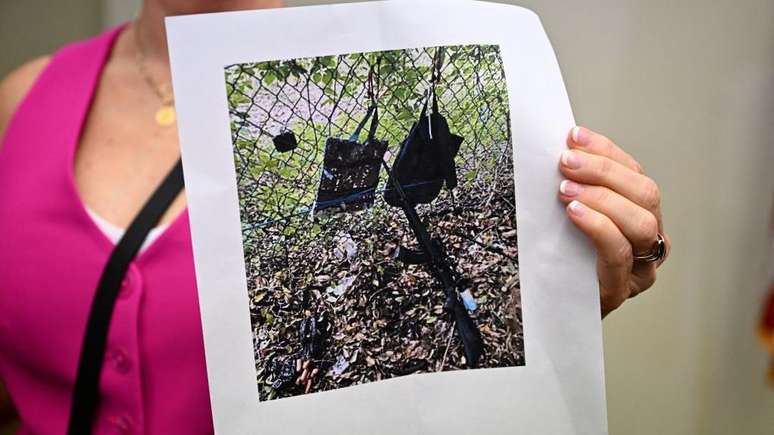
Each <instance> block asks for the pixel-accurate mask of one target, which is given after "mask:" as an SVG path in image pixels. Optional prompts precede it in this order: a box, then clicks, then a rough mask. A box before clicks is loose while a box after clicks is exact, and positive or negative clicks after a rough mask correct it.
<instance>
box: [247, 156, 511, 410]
mask: <svg viewBox="0 0 774 435" xmlns="http://www.w3.org/2000/svg"><path fill="white" fill-rule="evenodd" d="M503 163H506V164H507V165H506V167H505V170H502V171H497V173H499V174H500V175H498V176H497V177H498V180H489V182H488V183H481V184H475V183H468V184H462V183H461V185H460V186H459V187H458V188H457V189H456V190H455V191H454V195H455V196H454V198H452V196H451V195H450V194H449V193H448V192H444V193H443V194H442V196H441V197H440V198H439V199H438V200H436V201H435V202H434V204H433V205H432V206H420V207H419V208H418V210H419V212H420V216H422V218H423V220H424V222H425V223H426V225H427V226H428V228H429V230H430V233H431V234H432V235H433V236H434V237H436V238H439V239H440V240H441V241H442V242H443V244H444V245H445V249H446V253H447V254H448V256H449V259H450V262H451V264H452V265H453V266H454V268H455V269H456V271H457V273H458V274H459V275H460V276H461V277H462V278H463V279H464V283H465V285H466V286H467V287H468V288H469V289H470V290H471V292H472V293H473V295H474V296H475V298H476V301H477V303H478V308H477V309H476V310H475V311H474V312H472V313H471V317H472V318H473V320H474V322H475V323H476V324H477V325H478V326H479V329H480V331H481V335H482V338H483V340H484V344H485V350H484V355H483V357H482V359H481V361H480V363H479V367H480V368H493V367H512V366H519V365H524V364H525V358H524V341H523V335H522V317H521V303H520V299H521V298H520V290H519V287H520V286H519V264H518V252H517V248H516V246H517V245H516V207H515V204H516V201H515V195H514V186H513V177H512V174H513V173H512V171H511V170H510V167H511V166H510V165H511V162H510V158H508V159H507V161H506V162H503ZM495 181H496V182H495ZM493 189H494V190H493ZM288 225H289V224H287V223H286V225H284V226H283V227H282V231H281V232H279V233H276V232H274V233H273V232H272V230H271V229H267V230H265V231H266V232H265V234H264V236H265V238H264V240H265V243H262V244H261V246H259V247H258V248H257V250H256V252H250V253H246V257H247V262H246V263H247V269H248V277H249V279H248V282H249V293H250V295H249V296H250V306H251V312H252V322H253V326H254V337H255V352H256V365H257V372H258V383H259V394H260V399H261V400H271V399H275V398H280V397H290V396H295V395H298V394H303V393H304V390H305V388H302V387H297V386H295V385H290V386H287V387H283V388H279V389H277V388H274V387H272V384H273V383H274V382H275V381H276V380H277V378H278V376H279V373H280V371H281V367H282V365H283V364H285V365H287V363H288V361H290V362H291V364H292V362H295V361H296V360H297V358H299V354H300V352H301V351H302V345H301V339H300V337H299V333H298V331H299V325H300V324H301V322H302V321H303V320H304V319H307V318H312V317H313V318H316V319H318V320H319V322H320V323H319V325H320V327H319V329H320V330H321V331H322V334H321V336H322V338H323V342H322V345H321V346H320V353H319V354H318V355H316V356H315V358H314V362H313V364H314V367H316V368H319V370H318V372H319V374H318V375H317V377H316V378H315V380H314V384H313V385H312V387H311V391H312V392H318V391H326V390H333V389H338V388H342V387H346V386H350V385H357V384H362V383H367V382H373V381H378V380H382V379H386V378H392V377H396V376H402V375H407V374H412V373H428V372H439V371H450V370H458V369H465V368H466V361H465V356H464V352H463V348H462V343H461V341H460V340H459V338H458V336H457V333H456V330H455V329H454V323H453V320H452V318H451V317H450V316H449V315H448V314H447V313H446V312H445V311H444V309H443V301H444V295H443V292H442V290H441V288H440V287H439V284H438V282H437V281H436V280H435V279H434V277H433V276H431V275H430V274H429V273H428V270H427V269H426V267H425V266H422V265H404V264H402V263H400V262H398V261H396V259H395V258H394V252H395V249H396V248H397V246H398V244H401V245H403V246H407V247H413V248H418V246H417V243H416V240H415V238H414V237H413V233H412V232H411V229H410V228H409V226H408V225H407V221H406V219H405V217H404V215H403V213H402V211H401V210H399V209H393V208H390V207H389V206H387V205H386V204H385V203H384V202H383V201H382V200H379V199H377V202H376V204H375V206H374V207H372V208H369V209H367V210H364V211H360V212H358V213H340V214H335V215H332V216H329V217H326V218H318V219H317V221H316V222H315V221H311V220H309V219H308V218H304V219H300V220H299V222H296V223H295V224H294V225H295V226H293V227H289V226H288ZM289 228H290V230H289Z"/></svg>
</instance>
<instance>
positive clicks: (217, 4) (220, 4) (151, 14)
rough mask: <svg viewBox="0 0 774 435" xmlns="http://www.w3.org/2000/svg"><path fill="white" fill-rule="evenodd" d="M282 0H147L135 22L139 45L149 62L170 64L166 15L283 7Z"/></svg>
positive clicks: (133, 28)
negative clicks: (165, 22)
mask: <svg viewBox="0 0 774 435" xmlns="http://www.w3.org/2000/svg"><path fill="white" fill-rule="evenodd" d="M284 3H285V2H284V1H283V0H145V1H144V2H143V6H142V9H141V11H140V14H139V15H138V16H137V18H136V19H135V20H134V22H133V23H132V31H133V32H135V33H136V35H135V37H136V38H137V42H138V44H139V45H140V46H141V47H142V51H143V55H144V56H145V58H146V59H147V61H148V62H149V63H154V64H164V65H168V64H169V56H168V54H167V37H166V32H165V27H164V18H165V17H168V16H172V15H188V14H200V13H209V12H226V11H237V10H244V9H268V8H279V7H283V6H284Z"/></svg>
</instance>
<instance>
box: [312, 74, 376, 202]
mask: <svg viewBox="0 0 774 435" xmlns="http://www.w3.org/2000/svg"><path fill="white" fill-rule="evenodd" d="M380 62H381V59H379V61H378V62H377V64H378V63H380ZM373 76H374V70H373V67H372V68H371V71H370V72H369V76H368V95H369V98H370V101H371V106H370V107H369V108H368V112H367V113H366V116H365V118H363V120H362V121H361V122H360V124H359V125H358V126H357V129H356V130H355V132H354V133H353V134H352V135H351V136H350V137H349V139H340V138H328V140H327V141H326V142H325V156H324V157H323V168H322V175H321V177H320V188H319V190H318V192H317V201H316V203H315V207H314V210H315V212H317V211H321V210H331V211H333V210H332V209H334V208H338V209H339V210H341V211H356V210H361V209H364V208H368V207H370V206H371V205H373V203H374V197H375V192H376V187H377V185H378V184H379V172H380V168H381V164H382V159H383V158H384V153H385V152H386V151H387V142H386V141H381V140H378V139H376V129H377V128H378V126H379V108H378V106H377V100H376V94H375V91H374V78H373ZM377 76H378V74H377ZM377 80H378V78H377ZM376 86H377V88H378V83H377V85H376ZM369 119H370V120H371V127H370V128H369V130H368V138H367V139H366V141H365V142H363V143H362V144H361V143H360V142H359V141H360V133H361V132H362V130H363V128H365V126H366V124H367V123H368V120H369Z"/></svg>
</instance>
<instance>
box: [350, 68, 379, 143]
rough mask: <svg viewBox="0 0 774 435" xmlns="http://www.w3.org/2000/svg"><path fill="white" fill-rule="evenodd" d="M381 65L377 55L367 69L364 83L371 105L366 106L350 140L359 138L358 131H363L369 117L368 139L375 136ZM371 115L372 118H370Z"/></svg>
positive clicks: (377, 119)
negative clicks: (363, 116)
mask: <svg viewBox="0 0 774 435" xmlns="http://www.w3.org/2000/svg"><path fill="white" fill-rule="evenodd" d="M381 65H382V57H381V56H379V57H378V58H377V59H376V65H371V68H370V70H369V71H368V81H367V83H366V85H367V87H368V89H367V90H368V99H369V100H370V102H371V105H370V106H369V107H368V112H366V116H365V118H363V120H362V121H360V124H359V125H358V126H357V129H355V132H354V133H352V136H350V137H349V141H350V142H358V141H359V140H360V133H361V132H362V131H363V128H365V125H366V124H367V123H368V120H369V119H371V128H369V129H368V140H374V138H376V129H377V128H379V101H378V97H377V94H378V93H379V77H380V74H379V70H380V69H381ZM374 77H375V78H374ZM372 116H373V118H371V117H372Z"/></svg>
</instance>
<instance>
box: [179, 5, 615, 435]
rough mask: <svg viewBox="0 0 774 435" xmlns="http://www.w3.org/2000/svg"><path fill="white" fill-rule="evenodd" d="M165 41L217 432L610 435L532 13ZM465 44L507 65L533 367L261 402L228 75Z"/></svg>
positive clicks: (208, 26)
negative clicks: (243, 69)
mask: <svg viewBox="0 0 774 435" xmlns="http://www.w3.org/2000/svg"><path fill="white" fill-rule="evenodd" d="M167 35H168V41H169V47H170V60H171V65H172V73H173V85H174V91H175V101H176V105H177V112H178V128H179V132H180V142H181V148H182V154H183V163H184V168H185V181H186V186H187V190H186V192H187V196H188V203H189V215H190V222H191V232H192V236H193V242H194V258H195V263H196V273H197V283H198V287H199V304H200V307H201V314H202V326H203V330H204V341H205V353H206V358H207V366H208V379H209V385H210V395H211V403H212V410H213V417H214V423H215V429H216V433H219V434H237V433H239V434H241V433H245V434H283V435H284V434H291V435H292V434H315V435H346V434H352V435H364V434H400V435H403V434H417V435H428V434H445V435H450V434H516V433H519V434H522V433H523V434H600V433H607V422H606V412H605V391H604V366H603V360H602V337H601V322H600V309H599V295H598V291H599V289H598V285H597V279H596V272H595V265H594V259H595V254H594V252H593V250H592V248H591V246H590V245H589V243H588V242H587V240H586V239H585V238H583V237H582V236H581V234H580V233H579V232H578V231H577V230H576V229H575V228H573V227H572V225H571V223H570V222H569V221H568V220H567V218H566V215H565V212H564V209H563V206H562V205H561V204H560V203H559V202H558V201H557V199H556V191H557V189H558V185H559V182H560V181H561V178H560V175H559V172H558V170H557V162H558V160H559V156H560V154H561V152H562V151H563V150H564V149H565V145H564V143H565V139H566V135H567V132H568V131H569V130H570V129H571V128H572V127H573V126H574V119H573V116H572V111H571V108H570V105H569V100H568V97H567V93H566V91H565V87H564V83H563V81H562V77H561V72H560V70H559V65H558V63H557V61H556V58H555V55H554V52H553V50H552V48H551V45H550V43H549V41H548V38H547V37H546V35H545V32H544V31H543V29H542V26H541V24H540V20H539V19H538V17H537V16H536V15H535V14H534V13H532V12H531V11H529V10H527V9H524V8H519V7H514V6H508V5H502V4H494V3H485V2H474V1H467V0H465V1H463V0H391V1H384V2H366V3H350V4H340V5H326V6H313V7H304V8H286V9H274V10H264V11H245V12H232V13H219V14H204V15H189V16H182V17H170V18H167ZM469 44H496V45H499V46H500V48H501V53H502V56H503V61H504V66H505V71H506V78H507V84H508V93H509V101H510V108H511V113H512V116H511V127H512V134H513V142H514V150H515V167H516V169H515V171H516V177H517V183H516V186H517V188H516V193H517V202H518V221H517V228H518V240H519V242H518V243H519V263H520V278H521V299H522V312H523V313H522V314H523V321H524V343H525V356H526V366H524V367H513V368H502V369H481V370H471V371H456V372H444V373H434V374H426V375H413V376H405V377H399V378H393V379H389V380H385V381H380V382H375V383H370V384H366V385H360V386H353V387H348V388H344V389H340V390H336V391H328V392H323V393H318V394H314V395H310V396H299V397H294V398H288V399H282V400H274V401H269V402H259V401H258V391H257V385H256V369H255V359H254V355H253V337H252V325H251V323H250V314H249V309H248V303H247V302H248V297H247V282H246V277H245V265H244V258H243V250H242V233H241V225H240V216H239V201H238V193H237V186H236V172H235V168H234V159H233V152H232V144H231V131H230V127H229V126H230V119H229V114H228V104H227V97H226V87H225V82H224V67H225V66H226V65H231V64H236V63H247V62H262V61H267V60H277V59H294V58H306V57H313V56H322V55H335V54H344V53H358V52H372V51H383V50H395V49H405V48H417V47H433V46H444V45H469ZM170 400H174V398H170Z"/></svg>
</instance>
